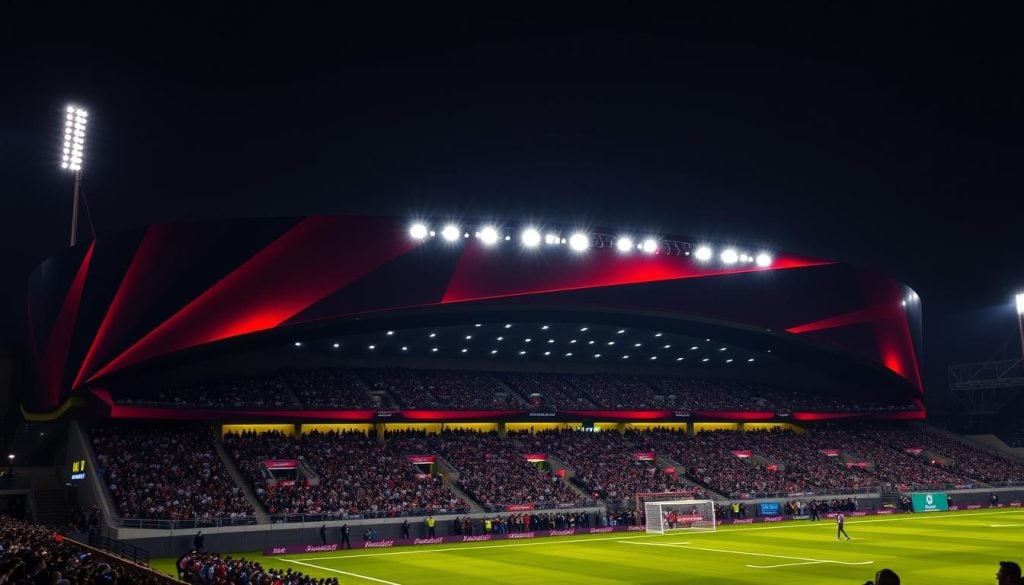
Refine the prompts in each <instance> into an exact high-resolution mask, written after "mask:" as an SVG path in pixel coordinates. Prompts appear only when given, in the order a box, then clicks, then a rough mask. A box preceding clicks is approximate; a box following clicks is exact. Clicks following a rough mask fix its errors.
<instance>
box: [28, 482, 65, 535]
mask: <svg viewBox="0 0 1024 585" xmlns="http://www.w3.org/2000/svg"><path fill="white" fill-rule="evenodd" d="M32 500H33V504H34V507H35V511H34V513H35V521H36V523H38V524H42V525H43V526H54V527H58V526H59V527H63V526H65V525H66V524H67V523H68V501H67V496H66V494H65V492H64V489H63V488H60V489H37V490H35V491H33V492H32Z"/></svg>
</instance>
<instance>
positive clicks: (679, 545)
mask: <svg viewBox="0 0 1024 585" xmlns="http://www.w3.org/2000/svg"><path fill="white" fill-rule="evenodd" d="M621 542H622V544H635V545H637V546H669V547H675V548H685V549H686V550H702V551H707V552H717V553H726V554H733V555H748V556H752V557H771V558H773V559H786V560H788V561H809V563H810V564H818V563H834V564H837V565H870V564H871V563H873V562H874V561H857V562H852V561H833V560H828V559H824V560H823V559H808V558H805V557H789V556H785V555H771V554H768V553H756V552H749V551H743V550H725V549H720V548H703V547H699V546H688V545H686V544H685V543H662V542H632V541H629V540H623V541H621ZM798 564H806V563H798ZM747 566H748V567H751V566H753V565H747ZM774 566H786V565H774ZM756 568H765V567H756ZM768 568H770V567H768Z"/></svg>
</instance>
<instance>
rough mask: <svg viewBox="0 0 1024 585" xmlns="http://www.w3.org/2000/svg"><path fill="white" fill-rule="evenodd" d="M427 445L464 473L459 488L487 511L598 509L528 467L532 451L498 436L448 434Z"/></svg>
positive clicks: (532, 466)
mask: <svg viewBox="0 0 1024 585" xmlns="http://www.w3.org/2000/svg"><path fill="white" fill-rule="evenodd" d="M422 439H423V441H424V443H425V445H424V446H426V447H427V448H430V449H431V452H432V453H437V454H439V455H441V456H442V457H444V459H445V461H447V462H448V463H449V464H451V465H452V466H453V467H454V468H455V469H456V470H457V471H458V472H459V479H458V485H459V487H460V488H461V489H462V490H463V491H464V492H466V493H467V494H468V495H469V496H470V497H471V498H473V499H474V500H476V501H477V502H479V503H480V504H482V505H483V506H484V508H485V509H489V510H497V509H503V508H504V507H505V506H509V505H532V506H534V507H536V508H550V507H560V506H564V507H571V506H586V505H593V504H594V501H593V499H592V498H590V497H588V496H586V495H583V494H581V493H579V492H577V491H576V490H574V489H572V488H571V487H570V486H569V485H568V484H566V483H565V481H563V480H562V478H560V477H558V476H557V475H555V474H553V473H550V472H549V471H547V470H543V469H539V468H538V467H537V466H536V465H535V464H534V463H531V462H529V461H527V460H526V458H525V457H523V455H525V454H526V453H528V451H525V450H524V447H523V446H522V445H521V444H519V443H518V442H517V441H514V440H510V439H509V438H500V437H498V434H497V433H495V432H490V433H478V432H474V431H468V430H445V431H443V432H442V433H441V434H439V435H426V436H423V437H422Z"/></svg>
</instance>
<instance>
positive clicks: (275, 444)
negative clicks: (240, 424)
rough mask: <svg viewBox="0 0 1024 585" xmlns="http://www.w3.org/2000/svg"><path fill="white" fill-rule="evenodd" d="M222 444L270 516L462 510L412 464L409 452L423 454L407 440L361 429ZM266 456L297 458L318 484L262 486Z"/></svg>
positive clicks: (250, 436)
mask: <svg viewBox="0 0 1024 585" xmlns="http://www.w3.org/2000/svg"><path fill="white" fill-rule="evenodd" d="M225 445H226V446H227V447H228V449H229V450H230V452H231V454H232V457H233V458H234V461H235V462H236V465H238V467H239V469H240V470H241V471H242V473H243V475H244V476H245V477H246V478H248V480H249V481H250V482H252V485H253V490H254V492H255V493H256V495H257V497H259V498H260V500H261V502H262V503H263V505H264V506H265V508H266V509H267V512H268V513H270V514H288V515H304V514H312V515H324V516H327V517H331V518H349V517H381V516H406V515H425V514H428V513H437V512H464V511H466V510H468V506H467V505H466V503H465V502H463V501H462V500H460V499H459V498H458V497H457V496H456V495H455V494H454V493H452V492H451V490H449V489H448V488H447V487H446V486H445V485H444V483H443V481H442V480H441V479H440V478H438V477H430V476H425V475H423V474H421V473H419V472H418V471H417V470H416V469H415V468H414V467H413V465H412V463H411V462H410V461H409V459H408V458H407V457H408V455H422V454H424V452H423V451H422V450H421V447H420V446H419V445H417V444H416V443H415V442H414V441H412V440H410V439H408V438H402V439H399V440H395V441H389V442H387V443H383V444H382V443H378V442H377V441H376V440H375V439H371V438H368V437H366V436H365V435H364V434H362V433H336V432H330V433H317V432H314V433H310V434H307V435H304V436H302V437H300V438H291V437H285V436H283V435H281V434H279V433H262V434H255V433H243V434H229V435H227V436H226V437H225ZM422 448H425V447H422ZM268 459H301V460H303V461H304V462H305V463H306V464H307V465H308V466H309V467H310V468H311V470H312V471H313V472H314V473H316V474H319V483H317V484H315V485H313V484H308V485H307V484H306V483H305V482H301V481H300V482H297V483H296V484H295V485H287V486H274V487H267V483H266V478H265V476H264V475H262V473H261V467H262V464H263V461H265V460H268Z"/></svg>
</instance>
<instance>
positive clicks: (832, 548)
mask: <svg viewBox="0 0 1024 585" xmlns="http://www.w3.org/2000/svg"><path fill="white" fill-rule="evenodd" d="M846 532H847V533H849V535H850V537H851V538H852V540H850V541H846V540H845V539H844V540H842V541H837V540H836V527H835V524H834V522H832V521H828V520H823V521H821V522H813V523H812V522H810V521H806V520H803V521H794V522H782V523H778V524H767V525H765V524H754V525H741V526H723V527H719V529H718V531H717V532H676V533H673V534H666V535H662V536H656V535H647V534H644V533H636V532H633V533H615V534H598V535H587V536H565V537H552V538H538V539H532V540H519V541H507V540H502V541H491V542H480V543H465V544H449V545H433V546H418V547H399V548H392V549H356V550H352V551H347V550H346V551H345V552H343V553H341V552H333V553H318V554H302V555H292V556H279V557H263V556H262V555H261V554H260V553H258V552H254V553H232V556H235V557H238V556H244V557H247V558H250V559H254V560H257V561H258V562H259V563H261V564H262V565H263V566H264V567H279V568H289V567H290V568H291V569H293V570H297V571H301V572H303V573H307V574H311V575H316V576H325V577H326V576H331V577H337V578H338V579H339V581H340V582H342V583H358V584H365V585H371V584H374V583H377V584H383V585H415V584H419V583H442V584H444V585H458V584H462V583H466V584H473V585H480V584H481V583H514V584H518V585H540V584H548V583H573V584H579V583H582V584H587V585H613V584H614V585H623V584H641V583H673V584H677V583H735V584H754V583H758V584H776V583H816V584H817V583H820V584H823V585H828V584H836V585H840V584H842V585H861V584H862V583H864V582H865V581H867V580H869V579H873V578H874V574H875V571H877V570H878V569H881V568H885V567H888V568H891V569H893V570H895V571H896V572H897V573H898V574H899V575H900V577H901V579H902V582H903V583H904V584H906V585H915V584H928V585H935V584H942V583H949V584H956V585H967V584H971V583H988V584H991V583H994V582H995V573H996V571H997V570H998V568H999V566H998V564H999V561H1001V560H1012V561H1017V562H1018V563H1024V510H1021V509H1019V508H1008V509H1001V510H974V511H968V512H953V513H930V514H900V515H896V516H868V517H860V518H848V519H847V521H846ZM153 565H154V568H156V569H158V570H161V571H164V572H167V573H173V571H174V568H173V567H174V559H161V560H159V561H155V562H154V563H153Z"/></svg>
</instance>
